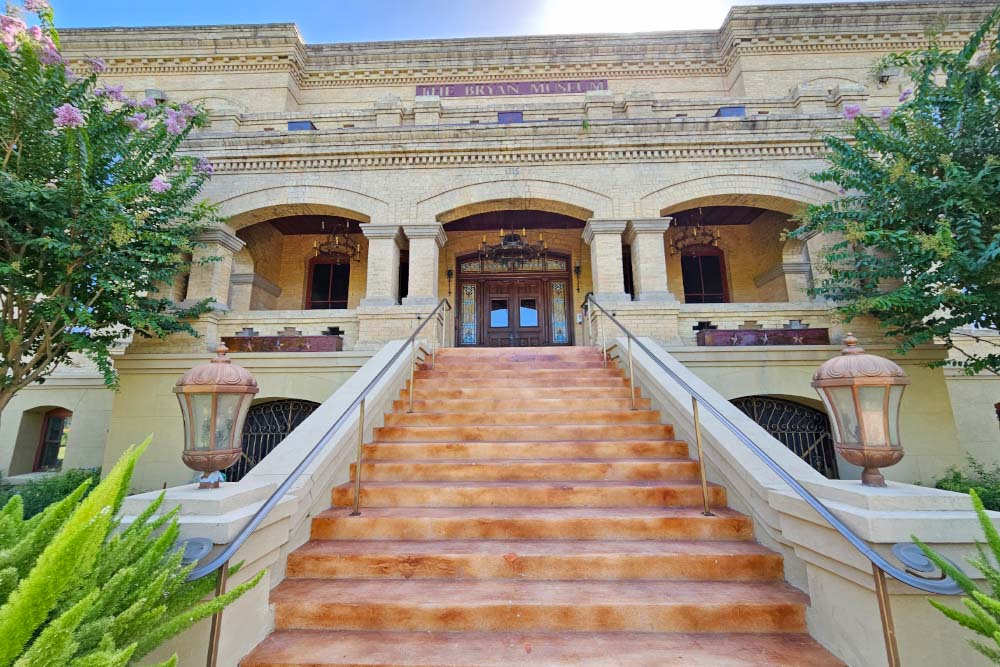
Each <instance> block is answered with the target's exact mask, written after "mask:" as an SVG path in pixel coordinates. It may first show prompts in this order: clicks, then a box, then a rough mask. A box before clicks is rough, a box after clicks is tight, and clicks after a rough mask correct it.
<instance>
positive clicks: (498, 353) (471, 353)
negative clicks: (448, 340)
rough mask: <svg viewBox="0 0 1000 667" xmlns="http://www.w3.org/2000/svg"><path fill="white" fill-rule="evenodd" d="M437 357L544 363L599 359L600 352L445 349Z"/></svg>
mask: <svg viewBox="0 0 1000 667" xmlns="http://www.w3.org/2000/svg"><path fill="white" fill-rule="evenodd" d="M438 356H439V357H443V358H446V359H448V358H453V357H454V358H459V357H461V358H463V359H468V358H472V359H502V358H506V359H511V360H516V361H521V360H537V361H545V360H547V359H552V358H563V359H565V358H570V359H580V358H584V357H588V356H591V357H597V358H598V359H600V358H601V351H600V350H598V349H597V348H596V347H583V346H579V347H573V346H566V347H529V348H524V347H447V348H443V349H441V350H438Z"/></svg>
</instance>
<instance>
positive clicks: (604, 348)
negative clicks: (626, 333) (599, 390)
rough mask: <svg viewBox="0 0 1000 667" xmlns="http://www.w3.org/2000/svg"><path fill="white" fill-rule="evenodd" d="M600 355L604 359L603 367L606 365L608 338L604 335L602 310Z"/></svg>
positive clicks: (602, 312)
mask: <svg viewBox="0 0 1000 667" xmlns="http://www.w3.org/2000/svg"><path fill="white" fill-rule="evenodd" d="M600 322H601V357H602V358H603V359H604V367H605V368H607V367H608V339H607V337H606V336H605V335H604V311H601V317H600Z"/></svg>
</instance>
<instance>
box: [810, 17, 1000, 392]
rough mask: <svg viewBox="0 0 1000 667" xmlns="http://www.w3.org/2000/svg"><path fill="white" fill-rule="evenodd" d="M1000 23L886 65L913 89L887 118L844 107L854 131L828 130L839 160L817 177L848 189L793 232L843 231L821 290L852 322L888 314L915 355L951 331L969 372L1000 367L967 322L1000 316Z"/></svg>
mask: <svg viewBox="0 0 1000 667" xmlns="http://www.w3.org/2000/svg"><path fill="white" fill-rule="evenodd" d="M998 20H1000V8H998V9H996V10H995V11H993V12H992V14H991V15H990V16H989V17H988V18H987V20H986V21H985V22H984V23H983V24H982V26H981V27H980V28H979V29H978V30H977V31H976V33H975V34H974V35H973V36H972V37H971V38H970V39H969V41H968V43H967V44H966V45H965V46H964V48H962V49H961V50H960V51H958V52H949V51H945V50H943V49H941V48H940V47H939V46H938V45H937V44H936V43H935V42H934V41H933V40H932V43H931V45H930V47H928V48H926V49H924V50H921V51H916V52H910V53H903V54H897V55H892V56H890V57H889V58H887V59H885V60H884V61H883V62H882V63H881V65H895V66H899V67H902V68H904V69H905V71H906V72H907V73H908V74H909V76H910V78H911V80H912V81H913V82H914V87H913V89H912V90H910V89H908V90H906V91H904V92H903V94H902V95H901V96H900V101H902V102H904V104H902V105H901V106H900V107H898V108H897V109H896V110H895V111H892V110H890V109H883V110H882V114H881V115H882V118H881V119H876V118H872V117H869V116H867V115H864V114H862V113H861V109H860V107H858V106H849V107H848V108H846V109H845V116H846V117H847V118H849V119H851V120H852V121H853V123H852V126H851V130H850V136H847V137H841V136H829V137H827V138H826V139H825V142H826V146H827V148H828V149H829V162H830V164H829V166H828V167H827V168H826V169H825V170H823V171H821V172H819V173H818V174H815V175H814V176H813V178H814V179H815V180H816V181H818V182H821V183H832V184H837V185H839V186H840V187H841V192H842V193H843V195H844V196H842V197H841V198H839V199H837V200H835V201H832V202H830V203H827V204H824V205H819V206H812V207H810V208H809V209H808V210H807V211H806V213H805V214H804V216H803V220H802V222H803V225H802V227H800V228H799V229H798V230H796V231H795V232H793V234H794V235H797V236H800V237H801V236H803V235H806V234H811V233H815V232H821V233H827V234H832V235H833V236H832V237H831V238H834V239H838V240H837V241H836V242H834V243H832V244H831V245H829V246H828V247H827V248H826V249H825V250H824V253H823V256H822V257H821V258H820V262H819V263H820V265H822V266H824V268H825V269H826V270H827V271H828V275H827V276H826V277H825V278H823V279H821V280H819V281H818V282H817V285H816V288H815V292H817V293H818V294H820V295H822V296H825V297H828V298H830V299H832V300H833V301H834V302H835V303H836V304H837V306H838V308H839V311H840V314H841V315H842V316H844V318H845V319H846V320H848V321H850V320H851V319H853V318H855V317H858V316H872V317H874V318H877V319H878V320H879V321H880V322H881V323H882V324H883V325H884V326H885V327H886V335H887V336H891V337H895V338H897V339H898V340H899V341H900V343H899V347H900V351H901V352H904V353H905V352H907V351H909V350H910V349H912V348H913V347H914V346H916V345H920V344H923V343H931V342H934V341H935V340H943V341H944V342H945V344H946V345H947V346H948V347H949V348H951V349H953V350H955V355H954V356H956V357H957V358H956V359H955V360H954V361H953V362H949V363H953V364H955V365H957V366H961V367H963V368H964V369H965V371H966V372H968V373H970V374H972V373H976V372H980V371H983V370H987V371H992V372H994V373H997V372H1000V349H998V347H997V346H996V344H995V343H991V342H990V341H989V340H988V339H983V338H981V337H979V336H976V335H975V333H971V334H970V333H962V332H958V331H956V329H959V328H965V329H966V330H967V331H968V330H969V328H972V330H973V332H974V329H975V328H976V327H981V328H996V327H997V326H998V324H1000V71H998V65H1000V51H998V41H997V38H996V35H995V28H996V26H997V23H998ZM956 336H971V337H972V338H974V339H977V340H976V343H978V344H977V345H975V346H970V345H967V346H958V345H956V340H955V338H956ZM967 342H969V343H972V342H973V341H971V340H968V341H967ZM963 348H965V349H963Z"/></svg>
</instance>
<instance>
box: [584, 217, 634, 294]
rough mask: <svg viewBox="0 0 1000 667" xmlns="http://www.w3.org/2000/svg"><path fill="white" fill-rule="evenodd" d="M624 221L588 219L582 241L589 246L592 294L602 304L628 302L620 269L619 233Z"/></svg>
mask: <svg viewBox="0 0 1000 667" xmlns="http://www.w3.org/2000/svg"><path fill="white" fill-rule="evenodd" d="M627 222H628V221H627V220H597V219H591V220H588V221H587V225H586V226H585V227H584V228H583V240H584V242H586V243H587V245H589V246H590V267H591V276H593V282H594V297H595V298H596V299H597V300H598V301H599V302H601V303H607V302H622V301H630V300H631V299H630V298H629V296H628V294H626V293H625V275H624V272H623V271H622V232H623V231H625V226H626V224H627Z"/></svg>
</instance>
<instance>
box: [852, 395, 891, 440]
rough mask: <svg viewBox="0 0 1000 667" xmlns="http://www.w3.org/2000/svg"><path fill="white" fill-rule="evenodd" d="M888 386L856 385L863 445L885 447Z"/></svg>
mask: <svg viewBox="0 0 1000 667" xmlns="http://www.w3.org/2000/svg"><path fill="white" fill-rule="evenodd" d="M887 390H888V387H885V386H877V385H876V386H871V387H858V405H859V406H860V408H861V422H862V425H863V426H862V428H863V429H864V436H865V445H867V446H869V447H887V446H888V444H889V443H888V442H886V436H887V435H888V433H887V432H886V428H885V417H886V413H885V397H886V391H887Z"/></svg>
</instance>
